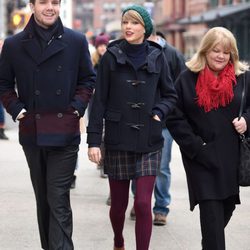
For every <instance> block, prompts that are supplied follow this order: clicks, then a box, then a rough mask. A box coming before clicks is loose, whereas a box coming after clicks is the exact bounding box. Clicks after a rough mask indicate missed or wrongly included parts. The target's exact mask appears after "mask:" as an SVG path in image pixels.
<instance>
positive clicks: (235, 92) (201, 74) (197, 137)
mask: <svg viewBox="0 0 250 250" xmlns="http://www.w3.org/2000/svg"><path fill="white" fill-rule="evenodd" d="M186 65H187V67H188V69H187V70H186V71H184V72H183V73H181V74H180V76H179V78H178V79H177V81H176V85H175V86H176V90H177V93H178V97H179V99H178V102H177V107H176V109H175V110H174V112H173V114H172V115H171V116H170V118H169V119H168V120H167V126H168V128H169V130H170V132H171V134H172V136H173V138H174V139H175V141H176V142H177V143H178V144H179V147H180V150H181V154H182V159H183V164H184V168H185V171H186V176H187V183H188V191H189V199H190V209H191V210H193V209H194V208H195V206H196V205H197V204H198V205H199V210H200V224H201V234H202V249H204V250H224V249H226V247H225V233H224V229H225V227H226V225H227V224H228V222H229V221H230V218H231V216H232V214H233V211H234V209H235V205H236V204H239V203H240V197H239V184H238V179H237V178H238V174H237V173H238V165H239V134H243V133H246V134H248V133H249V130H248V127H249V125H250V108H249V100H250V92H248V93H247V104H246V106H247V108H246V110H245V112H244V114H243V117H241V118H240V119H238V114H239V109H240V103H241V96H242V89H243V81H244V80H243V79H244V77H246V84H247V86H248V87H247V88H249V87H250V86H249V85H250V74H249V72H247V70H248V68H249V67H248V65H247V64H245V63H242V62H240V61H239V54H238V49H237V44H236V40H235V37H234V36H233V34H232V33H231V32H230V31H229V30H227V29H226V28H222V27H214V28H212V29H210V30H209V31H208V32H207V33H206V34H205V36H204V37H203V39H202V40H201V43H200V47H199V49H198V51H197V53H196V54H195V55H194V56H193V57H192V58H191V60H190V61H188V62H187V63H186Z"/></svg>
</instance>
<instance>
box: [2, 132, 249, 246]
mask: <svg viewBox="0 0 250 250" xmlns="http://www.w3.org/2000/svg"><path fill="white" fill-rule="evenodd" d="M17 133H18V132H17V129H16V128H12V129H9V130H7V131H6V134H7V135H8V136H9V137H10V140H9V141H2V140H1V141H0V148H1V151H0V176H1V181H0V190H1V195H0V250H38V249H41V248H40V242H39V235H38V228H37V223H36V208H35V198H34V194H33V190H32V186H31V182H30V178H29V170H28V167H27V165H26V162H25V158H24V155H23V152H22V149H21V146H20V145H19V143H18V138H17ZM85 137H86V135H85V134H84V135H83V138H82V145H81V150H80V153H79V169H78V173H77V175H78V177H77V182H76V189H74V190H72V192H71V201H72V208H73V216H74V233H73V238H74V243H75V249H76V250H111V249H113V241H112V238H113V234H112V230H111V225H110V222H109V217H108V216H109V215H108V213H109V207H108V206H107V205H106V204H105V202H106V199H107V197H108V192H109V191H108V181H107V179H102V178H100V177H99V171H98V170H97V169H96V167H95V165H94V164H92V163H90V162H89V160H88V159H87V153H86V151H87V147H86V144H85V140H86V138H85ZM171 169H172V186H171V193H172V204H171V207H170V214H169V216H168V222H167V225H166V226H163V227H156V226H153V233H152V239H151V246H150V250H200V249H201V246H200V228H199V214H198V208H196V209H195V211H194V212H190V211H189V202H188V193H187V186H186V178H185V174H184V170H183V167H182V162H181V158H180V154H179V150H178V147H177V146H176V144H174V146H173V151H172V162H171ZM152 201H153V200H152ZM132 202H133V200H132V198H130V203H129V207H128V210H127V219H126V224H125V229H124V236H125V244H126V250H135V239H134V238H135V236H134V221H131V220H129V211H130V208H131V207H132ZM241 202H242V205H240V206H238V207H237V209H236V211H235V213H234V216H233V218H232V220H231V222H230V223H229V225H228V227H227V230H226V240H227V250H250V187H249V188H242V189H241Z"/></svg>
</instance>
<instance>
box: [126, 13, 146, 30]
mask: <svg viewBox="0 0 250 250" xmlns="http://www.w3.org/2000/svg"><path fill="white" fill-rule="evenodd" d="M124 20H132V21H137V22H139V23H140V24H141V25H142V26H143V27H144V28H145V23H144V21H143V19H142V17H141V15H140V14H139V13H138V12H137V11H135V10H128V11H126V12H125V13H124V15H123V16H122V20H121V22H122V21H124Z"/></svg>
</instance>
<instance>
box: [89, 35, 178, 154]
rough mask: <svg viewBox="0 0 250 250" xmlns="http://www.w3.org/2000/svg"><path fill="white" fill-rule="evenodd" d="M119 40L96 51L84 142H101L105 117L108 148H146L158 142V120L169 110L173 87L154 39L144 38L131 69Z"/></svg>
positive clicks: (152, 148)
mask: <svg viewBox="0 0 250 250" xmlns="http://www.w3.org/2000/svg"><path fill="white" fill-rule="evenodd" d="M124 44H125V41H124V40H119V41H115V42H114V43H112V44H111V45H110V46H109V47H108V49H107V52H106V53H105V54H104V56H103V57H102V60H101V63H100V65H99V68H98V73H97V87H96V92H95V96H94V102H93V107H92V111H91V115H90V121H89V125H88V128H87V132H88V138H87V142H88V144H89V145H90V146H99V145H100V144H101V135H102V128H103V119H105V139H104V140H105V146H106V148H107V149H110V150H121V151H134V152H150V151H156V150H158V149H160V148H161V147H162V145H163V137H162V135H161V132H162V125H163V123H162V122H158V121H155V120H154V119H153V118H152V116H153V113H154V110H157V111H159V112H161V114H162V116H163V119H164V118H165V117H166V116H168V114H169V113H170V112H171V111H172V109H173V107H174V105H175V102H176V98H177V96H176V93H175V90H174V87H173V83H172V80H171V78H170V76H169V70H168V67H167V66H166V65H167V64H166V61H165V59H164V56H163V54H162V49H161V47H160V46H159V45H157V44H155V45H154V46H152V45H149V43H148V44H147V57H146V61H145V62H144V63H143V65H142V66H141V67H139V68H138V69H135V68H134V67H133V66H132V64H131V62H130V61H129V59H128V57H127V55H126V51H124Z"/></svg>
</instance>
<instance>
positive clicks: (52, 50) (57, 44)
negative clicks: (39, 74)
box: [38, 37, 67, 64]
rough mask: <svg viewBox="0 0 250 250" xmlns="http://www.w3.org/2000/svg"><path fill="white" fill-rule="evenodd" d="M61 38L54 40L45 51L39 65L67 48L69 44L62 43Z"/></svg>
mask: <svg viewBox="0 0 250 250" xmlns="http://www.w3.org/2000/svg"><path fill="white" fill-rule="evenodd" d="M60 38H61V37H59V38H57V39H55V40H53V41H52V42H51V44H50V45H49V46H48V47H47V48H46V49H45V50H44V52H43V54H42V56H41V57H40V58H39V61H38V63H39V64H41V63H43V62H44V61H46V60H47V59H48V58H50V57H52V56H54V55H55V54H57V53H59V52H60V51H62V50H63V49H64V48H66V47H67V44H66V43H64V42H62V41H61V39H60Z"/></svg>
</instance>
